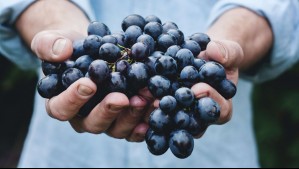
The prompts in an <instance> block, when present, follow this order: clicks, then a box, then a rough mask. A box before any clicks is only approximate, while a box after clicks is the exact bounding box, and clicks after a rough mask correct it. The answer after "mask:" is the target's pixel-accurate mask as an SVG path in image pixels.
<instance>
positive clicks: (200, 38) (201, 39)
mask: <svg viewBox="0 0 299 169" xmlns="http://www.w3.org/2000/svg"><path fill="white" fill-rule="evenodd" d="M189 40H194V41H195V42H197V43H198V44H199V46H200V48H201V50H202V51H205V50H206V49H207V46H208V44H209V43H210V41H211V39H210V37H209V36H208V35H207V34H204V33H195V34H193V35H191V36H190V38H189Z"/></svg>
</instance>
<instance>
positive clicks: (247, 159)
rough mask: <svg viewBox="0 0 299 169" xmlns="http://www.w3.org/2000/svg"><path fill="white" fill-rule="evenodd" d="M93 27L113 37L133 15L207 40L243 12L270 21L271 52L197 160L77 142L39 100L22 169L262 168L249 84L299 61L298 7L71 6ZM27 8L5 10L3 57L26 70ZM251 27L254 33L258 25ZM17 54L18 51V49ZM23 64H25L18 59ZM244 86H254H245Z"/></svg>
mask: <svg viewBox="0 0 299 169" xmlns="http://www.w3.org/2000/svg"><path fill="white" fill-rule="evenodd" d="M73 2H74V3H76V4H77V5H78V6H79V7H80V8H81V9H82V10H83V11H85V13H86V15H88V16H89V18H90V19H91V20H99V21H101V22H104V23H106V24H107V25H108V26H109V27H110V28H111V30H112V31H113V32H115V31H118V30H121V26H120V23H121V20H122V19H123V18H124V17H125V16H127V15H129V14H132V13H137V14H141V15H143V16H147V15H150V14H155V15H157V16H159V17H160V18H161V19H162V21H174V22H176V23H177V24H178V25H179V27H180V29H181V30H182V31H183V32H184V33H185V34H186V35H190V34H192V33H195V32H204V31H205V30H206V28H207V27H208V26H209V25H211V24H212V23H213V22H214V21H215V20H216V19H217V18H218V17H219V16H220V15H221V14H223V13H224V12H225V11H227V10H230V9H232V8H236V7H240V6H241V7H245V8H248V9H250V10H252V11H254V12H256V13H257V14H258V15H261V16H264V17H266V18H267V19H268V21H269V23H270V25H271V27H272V29H273V33H274V37H275V40H274V46H273V49H272V52H271V53H270V54H269V56H268V58H267V59H266V61H265V62H263V64H262V65H261V66H260V67H259V68H258V71H256V73H255V74H251V75H250V76H249V75H245V74H244V75H243V77H242V78H243V79H241V80H240V82H239V84H238V91H239V92H238V93H237V95H236V96H235V98H234V99H233V102H234V115H233V118H232V120H231V121H230V122H229V123H228V124H225V125H223V126H212V127H210V128H209V129H208V130H207V133H206V134H205V136H204V137H203V138H202V139H199V140H196V141H195V148H194V152H193V154H192V156H191V157H190V158H188V159H185V160H179V159H177V158H175V157H174V156H173V155H172V154H171V152H167V153H166V154H165V155H163V156H160V157H155V156H153V155H151V154H150V153H149V152H148V150H147V147H146V144H145V143H128V142H126V141H124V140H116V139H112V138H109V137H108V136H106V135H105V134H103V135H91V134H77V133H76V132H75V131H73V129H72V128H71V127H70V125H69V124H68V123H62V122H59V121H56V120H54V119H51V118H50V117H48V115H47V113H46V112H45V107H44V100H43V99H42V98H40V97H39V96H38V95H37V96H36V102H35V112H34V115H33V118H32V122H31V126H30V130H29V134H28V136H27V139H26V144H25V147H24V150H23V154H22V158H21V161H20V164H19V166H20V167H259V162H258V153H257V148H256V144H255V137H254V131H253V125H252V107H251V100H250V94H251V91H252V81H255V82H261V81H265V80H267V79H271V78H274V77H276V76H278V75H280V74H281V73H282V72H284V71H285V70H287V69H288V68H290V67H291V66H292V65H294V64H295V63H296V62H297V60H298V59H299V36H298V32H299V26H298V24H299V18H298V17H297V16H298V15H299V5H298V2H297V1H296V0H288V1H281V0H264V1H260V0H243V1H239V0H238V1H237V0H222V1H216V0H206V1H203V0H201V1H199V0H184V1H182V0H142V1H140V0H130V1H129V0H128V1H123V0H89V1H82V0H80V1H79V0H74V1H73ZM30 3H32V1H30V0H23V1H21V0H14V2H13V1H9V2H5V3H4V2H0V12H1V13H0V24H1V25H0V52H1V53H2V54H4V55H5V56H6V57H8V58H10V59H11V60H12V61H14V62H15V63H17V64H18V65H20V66H22V67H23V68H29V67H34V66H35V65H36V64H33V63H37V62H36V59H35V58H34V56H33V55H32V53H31V52H29V50H28V48H26V47H25V45H24V44H23V43H22V41H21V40H20V37H19V36H18V34H17V33H16V31H15V30H14V29H13V23H14V21H15V20H16V18H17V16H18V15H19V14H20V13H21V12H22V11H23V10H24V9H25V8H26V7H27V6H28V5H29V4H30ZM253 26H254V25H253ZM16 48H17V49H18V50H15V49H16ZM20 57H22V59H20ZM244 79H247V80H248V79H250V80H251V81H246V80H244Z"/></svg>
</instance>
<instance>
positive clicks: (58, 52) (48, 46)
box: [31, 30, 80, 62]
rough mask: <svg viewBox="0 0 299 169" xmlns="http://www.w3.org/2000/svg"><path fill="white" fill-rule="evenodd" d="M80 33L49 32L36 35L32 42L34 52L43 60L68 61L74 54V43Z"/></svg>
mask: <svg viewBox="0 0 299 169" xmlns="http://www.w3.org/2000/svg"><path fill="white" fill-rule="evenodd" d="M78 37H80V35H79V34H78V33H65V32H62V31H58V30H48V31H43V32H40V33H38V34H36V35H35V36H34V38H33V40H32V42H31V49H32V51H33V52H34V53H35V54H36V55H37V56H38V57H39V58H40V59H41V60H47V61H50V62H61V61H65V60H67V59H68V58H69V57H70V56H71V55H72V53H73V45H72V41H73V40H74V39H78Z"/></svg>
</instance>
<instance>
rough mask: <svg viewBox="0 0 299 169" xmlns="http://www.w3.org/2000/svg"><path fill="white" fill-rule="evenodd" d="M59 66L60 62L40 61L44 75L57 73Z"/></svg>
mask: <svg viewBox="0 0 299 169" xmlns="http://www.w3.org/2000/svg"><path fill="white" fill-rule="evenodd" d="M60 68H61V63H53V62H47V61H42V70H43V73H44V75H46V76H47V75H50V74H59V72H60Z"/></svg>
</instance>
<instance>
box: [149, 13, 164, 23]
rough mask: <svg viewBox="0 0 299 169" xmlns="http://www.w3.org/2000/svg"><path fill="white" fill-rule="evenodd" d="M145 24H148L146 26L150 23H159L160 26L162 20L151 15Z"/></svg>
mask: <svg viewBox="0 0 299 169" xmlns="http://www.w3.org/2000/svg"><path fill="white" fill-rule="evenodd" d="M145 22H146V24H148V23H150V22H158V23H159V24H162V21H161V19H160V18H158V17H157V16H155V15H149V16H147V17H145Z"/></svg>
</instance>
